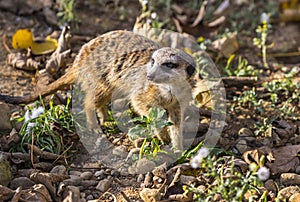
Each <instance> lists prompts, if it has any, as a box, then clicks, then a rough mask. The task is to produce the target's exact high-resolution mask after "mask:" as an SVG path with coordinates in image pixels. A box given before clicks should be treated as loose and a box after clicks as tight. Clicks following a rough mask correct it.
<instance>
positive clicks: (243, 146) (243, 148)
mask: <svg viewBox="0 0 300 202" xmlns="http://www.w3.org/2000/svg"><path fill="white" fill-rule="evenodd" d="M235 146H236V148H237V150H238V151H239V152H240V153H241V154H243V153H244V152H245V151H247V150H248V144H247V141H246V140H244V139H241V140H239V141H238V142H237V143H236V145H235Z"/></svg>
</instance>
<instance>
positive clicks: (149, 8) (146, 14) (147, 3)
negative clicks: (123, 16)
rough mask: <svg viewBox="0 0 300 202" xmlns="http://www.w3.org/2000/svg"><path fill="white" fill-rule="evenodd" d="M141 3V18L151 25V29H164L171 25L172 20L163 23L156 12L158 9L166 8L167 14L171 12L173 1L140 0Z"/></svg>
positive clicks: (168, 19)
mask: <svg viewBox="0 0 300 202" xmlns="http://www.w3.org/2000/svg"><path fill="white" fill-rule="evenodd" d="M139 2H140V4H141V6H142V14H141V16H142V17H143V18H144V19H145V22H146V23H149V24H150V25H151V28H156V29H162V28H163V27H164V26H168V25H169V24H170V20H171V19H170V18H166V19H165V20H163V21H161V19H160V18H159V16H158V15H157V13H156V12H155V11H156V10H157V9H161V8H166V9H167V12H170V8H171V2H172V0H159V1H153V0H139Z"/></svg>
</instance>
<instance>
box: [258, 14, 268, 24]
mask: <svg viewBox="0 0 300 202" xmlns="http://www.w3.org/2000/svg"><path fill="white" fill-rule="evenodd" d="M269 21H270V19H269V16H268V14H267V13H262V14H261V15H260V22H265V23H268V22H269Z"/></svg>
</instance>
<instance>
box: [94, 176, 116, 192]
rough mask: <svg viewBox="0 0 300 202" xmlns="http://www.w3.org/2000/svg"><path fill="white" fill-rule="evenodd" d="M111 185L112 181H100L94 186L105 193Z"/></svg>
mask: <svg viewBox="0 0 300 202" xmlns="http://www.w3.org/2000/svg"><path fill="white" fill-rule="evenodd" d="M111 183H112V181H111V180H108V179H104V180H101V181H100V182H99V183H98V185H97V186H96V189H97V190H99V191H101V192H106V191H107V190H108V189H109V187H110V185H111Z"/></svg>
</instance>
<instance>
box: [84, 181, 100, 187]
mask: <svg viewBox="0 0 300 202" xmlns="http://www.w3.org/2000/svg"><path fill="white" fill-rule="evenodd" d="M97 184H98V181H97V180H83V181H81V182H80V185H81V186H83V187H85V188H86V187H90V186H96V185H97Z"/></svg>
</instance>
